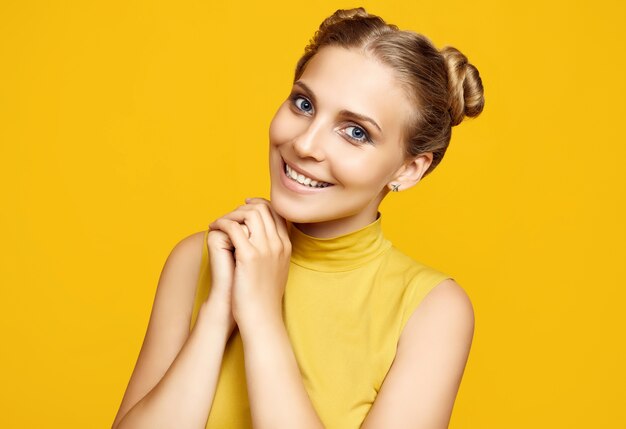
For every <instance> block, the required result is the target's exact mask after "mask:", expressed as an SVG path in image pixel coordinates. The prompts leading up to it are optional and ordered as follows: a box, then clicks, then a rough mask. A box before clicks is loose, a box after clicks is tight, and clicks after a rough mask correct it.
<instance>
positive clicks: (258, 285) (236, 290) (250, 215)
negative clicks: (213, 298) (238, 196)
mask: <svg viewBox="0 0 626 429" xmlns="http://www.w3.org/2000/svg"><path fill="white" fill-rule="evenodd" d="M246 201H247V204H245V205H242V206H239V207H238V208H237V209H235V210H234V211H232V212H230V213H228V214H226V215H224V216H222V217H221V218H219V219H217V220H216V221H215V222H213V223H211V224H210V225H209V228H210V229H211V231H213V230H220V231H223V232H225V233H226V234H227V235H228V237H229V239H230V241H231V243H232V244H233V245H234V248H235V253H234V261H235V270H234V279H233V289H232V313H233V317H234V318H235V320H236V322H237V324H238V325H239V326H240V327H241V326H242V324H245V325H249V326H253V325H254V324H256V323H259V322H262V321H264V320H266V319H265V318H267V317H279V318H281V320H282V299H283V294H284V292H285V286H286V283H287V277H288V275H289V261H290V257H291V242H290V240H289V235H288V232H287V222H286V221H285V219H284V218H282V217H281V216H280V215H278V214H277V213H276V212H275V211H274V209H273V208H272V206H271V205H270V202H269V201H267V200H266V199H263V198H250V199H247V200H246ZM242 226H245V227H247V229H248V231H249V234H246V232H245V230H244V229H243V228H242Z"/></svg>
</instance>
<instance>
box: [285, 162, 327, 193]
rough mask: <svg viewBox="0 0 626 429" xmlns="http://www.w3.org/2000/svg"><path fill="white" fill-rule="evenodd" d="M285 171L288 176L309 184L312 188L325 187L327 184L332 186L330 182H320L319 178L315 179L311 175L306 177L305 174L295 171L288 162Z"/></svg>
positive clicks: (303, 183)
mask: <svg viewBox="0 0 626 429" xmlns="http://www.w3.org/2000/svg"><path fill="white" fill-rule="evenodd" d="M285 173H286V174H287V177H290V178H291V179H293V180H295V181H296V182H298V183H300V184H302V185H305V186H309V187H311V188H325V187H327V186H330V183H326V182H318V181H317V180H313V179H311V178H310V177H306V176H305V175H303V174H298V173H296V172H295V171H293V170H292V169H291V167H289V166H288V165H287V163H285Z"/></svg>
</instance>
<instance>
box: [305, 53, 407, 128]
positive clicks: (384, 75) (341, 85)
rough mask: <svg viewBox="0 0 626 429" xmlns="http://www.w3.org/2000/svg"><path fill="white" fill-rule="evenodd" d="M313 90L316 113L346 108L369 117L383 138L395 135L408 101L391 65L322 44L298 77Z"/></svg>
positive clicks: (401, 125)
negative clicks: (375, 123) (381, 131)
mask: <svg viewBox="0 0 626 429" xmlns="http://www.w3.org/2000/svg"><path fill="white" fill-rule="evenodd" d="M299 80H301V81H303V82H304V83H305V84H306V85H307V86H308V87H309V88H311V90H312V91H313V92H314V93H315V97H316V101H317V105H316V110H317V111H318V113H319V112H320V111H322V110H326V111H329V112H332V111H339V110H342V109H347V110H350V111H353V112H355V113H360V114H362V115H366V116H369V117H371V118H373V119H374V120H375V121H376V122H377V123H378V124H379V125H380V127H381V128H382V130H383V134H384V136H385V139H388V138H398V137H399V136H400V135H401V134H402V131H403V127H404V126H405V124H406V123H407V119H408V118H409V115H410V112H411V104H410V102H409V101H408V99H407V97H406V96H405V94H404V89H403V87H402V86H401V84H400V82H399V81H398V80H397V78H396V76H395V73H394V71H393V69H392V68H390V67H389V66H387V65H385V64H383V63H381V62H380V61H378V60H376V59H375V58H374V57H372V56H371V55H368V54H364V53H363V52H362V51H360V50H356V49H345V48H341V47H335V46H325V47H323V48H322V49H320V50H319V51H318V52H317V53H316V54H315V55H314V56H313V57H312V58H311V59H310V60H309V63H308V64H307V65H306V68H305V69H304V72H303V73H302V75H301V76H300V79H299Z"/></svg>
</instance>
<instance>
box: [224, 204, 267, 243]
mask: <svg viewBox="0 0 626 429" xmlns="http://www.w3.org/2000/svg"><path fill="white" fill-rule="evenodd" d="M221 219H230V220H234V221H236V222H239V223H240V224H242V225H245V226H247V228H248V230H249V238H250V240H252V242H253V243H254V244H255V245H259V246H262V245H263V243H267V241H268V238H267V231H266V230H265V224H264V222H263V219H262V218H261V214H260V213H258V211H256V210H253V209H251V207H248V206H246V205H242V206H239V207H237V208H236V209H235V210H233V211H232V212H230V213H227V214H225V215H224V216H222V217H221Z"/></svg>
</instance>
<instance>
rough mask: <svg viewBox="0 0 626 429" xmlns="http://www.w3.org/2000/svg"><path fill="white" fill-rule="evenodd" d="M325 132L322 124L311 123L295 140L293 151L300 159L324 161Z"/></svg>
mask: <svg viewBox="0 0 626 429" xmlns="http://www.w3.org/2000/svg"><path fill="white" fill-rule="evenodd" d="M323 140H324V130H323V126H322V124H321V123H320V122H316V121H311V122H309V124H308V126H307V127H306V128H304V129H303V130H301V132H300V133H299V134H298V135H297V136H295V138H294V139H293V149H294V152H295V153H296V155H298V156H299V157H300V158H313V159H314V160H316V161H322V160H323V159H324V158H325V155H324V144H323Z"/></svg>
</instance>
